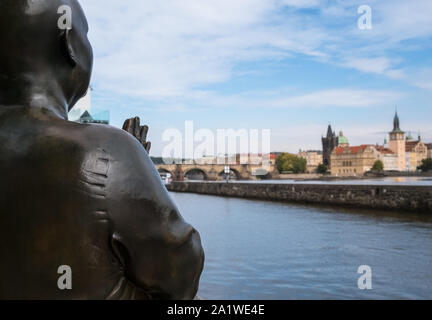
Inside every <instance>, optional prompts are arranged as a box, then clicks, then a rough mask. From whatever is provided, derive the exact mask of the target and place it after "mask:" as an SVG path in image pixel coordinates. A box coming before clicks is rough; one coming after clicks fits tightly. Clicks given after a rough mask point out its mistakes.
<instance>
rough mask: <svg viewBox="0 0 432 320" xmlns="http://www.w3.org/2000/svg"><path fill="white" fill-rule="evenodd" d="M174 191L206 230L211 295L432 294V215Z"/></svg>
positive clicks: (203, 291) (206, 285) (204, 285)
mask: <svg viewBox="0 0 432 320" xmlns="http://www.w3.org/2000/svg"><path fill="white" fill-rule="evenodd" d="M171 195H172V196H173V198H174V199H175V200H176V202H177V204H178V206H179V208H180V210H181V212H182V215H183V216H184V218H185V219H186V220H187V221H188V222H190V223H192V224H193V225H194V226H195V227H196V228H197V229H198V230H199V231H200V233H201V237H202V241H203V245H204V248H205V252H206V265H205V270H204V272H203V276H202V280H201V286H200V292H199V294H200V295H201V296H202V297H204V298H205V299H416V298H420V299H431V298H432V218H430V217H427V216H421V215H413V214H406V213H405V214H403V213H382V212H381V213H380V212H367V211H352V210H350V211H348V210H344V209H340V208H339V209H328V208H317V207H310V206H299V205H290V204H283V203H272V202H262V201H252V200H243V199H233V198H222V197H214V196H204V195H194V194H182V193H171ZM360 265H369V266H370V267H371V268H372V272H373V277H372V285H373V289H372V290H366V291H365V290H359V289H358V287H357V280H358V278H359V277H360V275H359V274H357V269H358V267H359V266H360Z"/></svg>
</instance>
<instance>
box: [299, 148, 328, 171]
mask: <svg viewBox="0 0 432 320" xmlns="http://www.w3.org/2000/svg"><path fill="white" fill-rule="evenodd" d="M298 157H300V158H303V159H306V166H307V172H309V173H314V172H316V171H317V169H318V166H319V165H320V164H322V163H323V153H322V151H315V150H309V151H300V152H299V153H298Z"/></svg>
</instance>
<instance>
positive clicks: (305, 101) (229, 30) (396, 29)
mask: <svg viewBox="0 0 432 320" xmlns="http://www.w3.org/2000/svg"><path fill="white" fill-rule="evenodd" d="M81 4H82V6H83V8H84V11H85V12H86V15H87V18H88V20H89V25H90V33H89V37H90V41H91V42H92V45H93V49H94V53H95V64H94V72H93V78H92V87H93V88H94V90H93V92H92V94H93V108H95V109H109V110H110V112H111V122H112V124H113V125H115V126H121V125H122V123H123V120H124V119H126V118H128V117H132V116H140V117H141V119H142V120H143V122H145V123H146V124H148V125H149V126H150V134H149V136H150V137H149V138H150V140H151V141H152V143H153V147H152V154H153V155H160V153H161V150H162V149H163V147H164V143H163V142H162V141H161V136H162V132H163V131H164V130H166V129H169V128H177V129H179V130H181V131H183V130H184V121H185V120H193V121H194V124H195V127H196V129H200V128H209V129H212V130H216V129H218V128H220V129H224V128H233V129H240V128H246V129H271V131H272V137H271V139H272V140H271V143H272V150H278V151H290V152H296V151H298V150H299V149H300V148H301V149H319V148H320V147H321V146H320V143H321V141H320V137H321V135H322V134H324V133H325V132H326V128H327V125H328V124H329V123H331V124H332V125H333V126H334V127H335V129H336V130H338V131H339V130H343V132H344V134H345V135H346V136H347V137H348V139H349V140H350V142H351V144H352V145H355V144H361V143H377V142H380V143H382V141H383V140H384V137H385V132H386V131H389V130H390V129H391V126H392V118H393V114H394V110H395V106H397V108H398V112H399V114H400V118H401V126H402V129H404V130H406V131H412V133H413V135H414V134H415V135H417V132H418V131H420V132H421V133H422V136H423V139H424V140H426V141H430V142H432V126H431V119H432V55H431V52H432V1H431V0H411V1H407V0H360V1H354V0H353V1H351V0H345V1H337V0H334V1H330V0H328V1H325V0H323V1H319V0H235V1H233V0H164V1H157V0H154V1H153V0H152V1H147V0H128V1H118V0H82V1H81ZM360 5H369V6H370V7H371V8H372V19H373V20H372V21H373V22H372V23H373V24H372V29H371V30H360V29H359V28H358V27H357V20H358V18H359V17H360V15H359V14H358V13H357V9H358V7H359V6H360Z"/></svg>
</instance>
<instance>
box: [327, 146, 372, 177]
mask: <svg viewBox="0 0 432 320" xmlns="http://www.w3.org/2000/svg"><path fill="white" fill-rule="evenodd" d="M379 158H380V154H379V151H378V150H377V149H376V148H375V147H374V146H373V145H366V144H363V145H361V146H354V147H349V146H347V147H336V148H335V149H334V150H333V152H332V154H331V173H332V175H335V176H360V175H363V174H364V173H365V172H367V171H370V170H371V169H372V167H373V164H374V163H375V161H376V160H377V159H379Z"/></svg>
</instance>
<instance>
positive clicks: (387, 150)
mask: <svg viewBox="0 0 432 320" xmlns="http://www.w3.org/2000/svg"><path fill="white" fill-rule="evenodd" d="M375 149H377V150H378V152H380V153H382V154H394V152H393V151H391V150H390V149H389V148H385V147H383V146H375Z"/></svg>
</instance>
